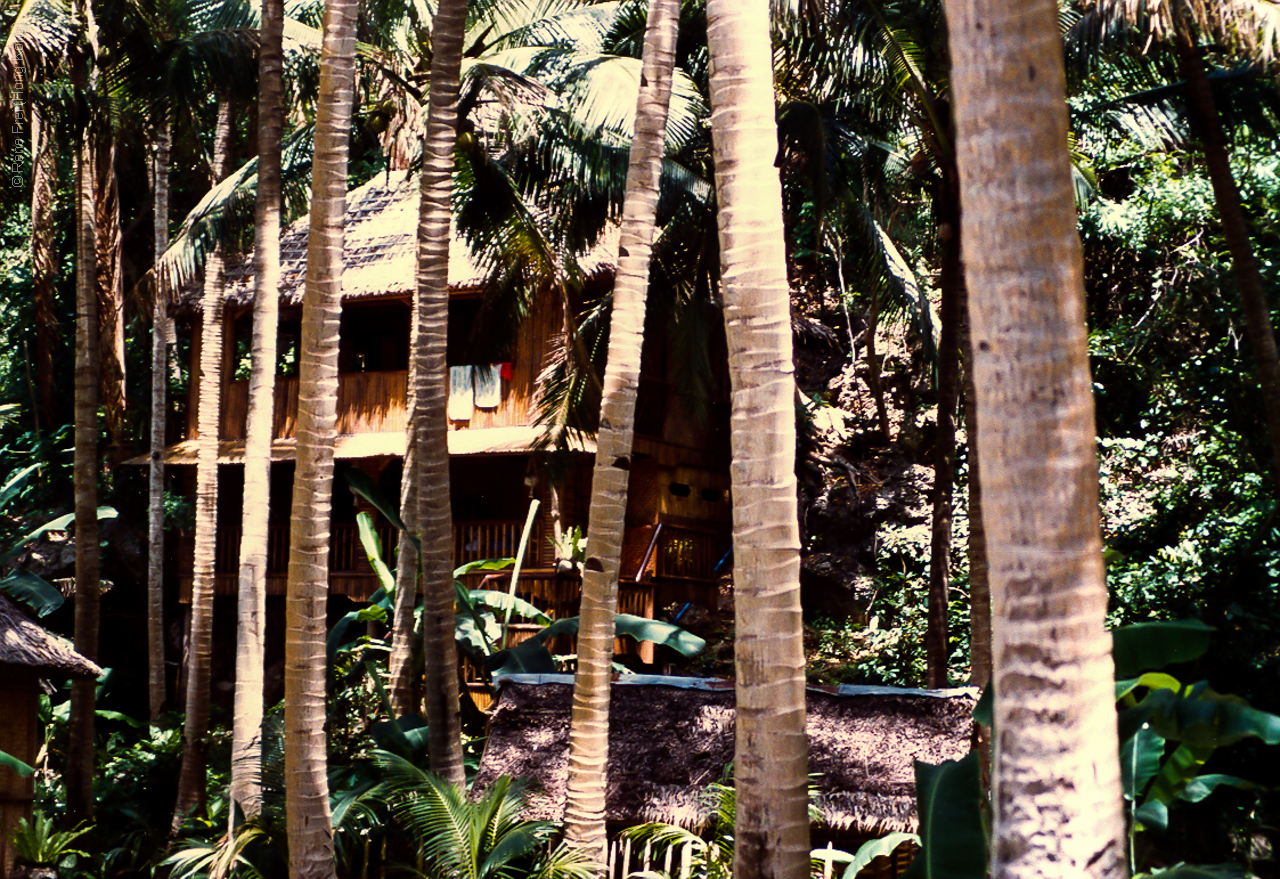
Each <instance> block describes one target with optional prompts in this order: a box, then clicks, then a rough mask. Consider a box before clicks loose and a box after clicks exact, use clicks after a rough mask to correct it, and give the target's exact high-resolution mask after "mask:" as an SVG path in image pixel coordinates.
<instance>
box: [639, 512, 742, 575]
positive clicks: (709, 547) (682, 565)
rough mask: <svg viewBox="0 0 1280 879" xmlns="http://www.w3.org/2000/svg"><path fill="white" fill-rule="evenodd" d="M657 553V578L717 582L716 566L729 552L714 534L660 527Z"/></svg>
mask: <svg viewBox="0 0 1280 879" xmlns="http://www.w3.org/2000/svg"><path fill="white" fill-rule="evenodd" d="M659 527H660V528H661V529H662V531H661V534H660V535H659V536H658V540H657V548H656V552H655V553H654V565H653V567H654V576H655V577H664V578H669V579H675V580H714V579H715V567H716V564H717V563H718V562H719V561H720V559H721V558H722V557H723V555H724V553H725V551H726V549H727V548H728V547H727V545H725V540H724V538H723V537H722V536H721V535H720V534H718V533H717V532H715V531H709V530H703V529H699V528H685V527H681V526H678V525H660V526H659Z"/></svg>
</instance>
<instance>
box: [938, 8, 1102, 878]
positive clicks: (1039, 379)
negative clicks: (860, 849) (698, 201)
mask: <svg viewBox="0 0 1280 879" xmlns="http://www.w3.org/2000/svg"><path fill="white" fill-rule="evenodd" d="M946 8H947V19H948V24H949V26H950V30H951V33H950V44H951V49H952V51H951V54H952V57H953V58H954V59H956V63H955V65H954V67H953V70H952V89H953V94H954V96H955V119H956V141H957V154H958V161H959V168H960V195H961V201H962V203H963V208H964V223H965V233H964V258H965V264H966V270H967V273H968V279H969V289H970V291H971V293H970V298H969V313H970V321H971V332H972V336H973V343H974V363H973V368H974V373H975V375H974V378H975V385H976V387H977V390H978V396H977V410H978V412H977V414H978V419H979V422H980V424H981V433H980V446H979V448H978V456H979V459H980V461H981V465H982V480H983V504H984V514H985V515H984V519H985V524H986V533H987V541H988V546H989V547H990V551H989V554H988V558H989V560H990V563H991V569H990V581H991V593H992V598H991V604H992V617H993V621H992V631H993V645H992V652H993V656H992V664H993V670H992V686H993V688H994V692H995V718H994V728H995V729H996V731H997V738H996V741H995V754H994V764H993V767H992V809H993V826H992V846H991V851H992V859H993V863H992V874H993V875H995V876H1044V875H1055V876H1067V875H1071V876H1123V875H1124V874H1125V869H1126V859H1125V823H1124V816H1123V811H1122V808H1121V791H1120V772H1119V761H1118V759H1117V756H1118V742H1117V736H1116V725H1115V711H1114V709H1113V707H1112V704H1111V703H1112V699H1113V692H1112V680H1113V677H1114V666H1113V664H1112V661H1111V652H1110V650H1111V642H1110V638H1109V637H1108V635H1107V632H1106V630H1105V628H1104V625H1103V624H1104V617H1105V614H1106V609H1107V590H1106V584H1105V580H1104V570H1103V563H1102V551H1101V550H1102V543H1101V532H1100V528H1099V511H1098V471H1097V459H1096V455H1095V448H1094V445H1095V436H1094V410H1093V398H1092V393H1091V387H1092V386H1091V381H1090V377H1089V360H1088V346H1087V339H1086V335H1085V320H1084V315H1085V309H1084V278H1083V264H1082V260H1081V254H1080V242H1079V238H1078V236H1077V233H1076V216H1075V209H1074V197H1073V189H1072V182H1071V167H1070V159H1069V154H1068V151H1067V112H1066V97H1065V85H1064V75H1063V67H1062V48H1061V35H1060V32H1059V28H1058V16H1057V13H1058V9H1057V4H1056V3H1054V2H1053V0H1021V2H1017V3H1010V2H1008V0H947V4H946ZM1010 106H1015V107H1018V108H1020V110H1019V112H1018V113H1017V114H1012V113H1010V112H1009V107H1010ZM1082 780H1085V781H1084V782H1083V783H1082Z"/></svg>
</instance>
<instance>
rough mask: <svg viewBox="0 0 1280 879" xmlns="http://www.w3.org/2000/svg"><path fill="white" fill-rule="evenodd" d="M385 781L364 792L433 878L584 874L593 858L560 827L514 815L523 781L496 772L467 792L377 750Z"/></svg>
mask: <svg viewBox="0 0 1280 879" xmlns="http://www.w3.org/2000/svg"><path fill="white" fill-rule="evenodd" d="M373 758H374V762H375V763H376V764H377V766H378V767H379V769H380V770H381V771H382V773H383V781H382V783H381V784H379V785H378V787H377V788H375V789H374V790H373V791H371V792H370V793H369V794H368V795H367V796H368V799H370V800H374V801H377V802H380V803H383V804H385V805H386V807H387V808H388V810H389V812H390V814H391V816H392V817H393V818H394V820H395V821H396V823H397V824H398V825H399V826H400V827H401V828H402V829H403V830H404V831H405V833H406V834H407V835H408V836H409V837H410V838H411V839H412V840H413V843H414V845H415V846H416V848H417V851H418V855H419V857H420V858H421V860H422V861H425V863H426V868H427V869H426V875H427V876H428V877H435V879H453V877H462V879H517V877H520V879H525V877H528V879H590V877H592V876H594V875H595V873H596V865H594V864H592V863H591V862H589V861H587V860H586V858H585V856H584V855H582V854H581V853H580V852H577V851H575V850H572V849H569V848H567V847H566V846H565V845H564V844H563V843H560V844H558V845H553V839H554V837H555V835H556V833H557V832H558V827H557V825H555V824H554V823H552V822H550V821H526V820H522V819H521V818H520V813H521V811H522V810H523V808H524V791H525V785H524V784H523V783H522V782H518V781H514V782H513V781H512V780H511V779H509V778H501V779H498V780H497V781H495V782H494V783H493V785H491V786H490V787H489V789H488V790H486V791H485V792H484V793H483V794H479V795H472V796H468V795H467V792H466V791H464V790H460V789H459V788H456V787H453V786H452V785H450V784H449V783H447V782H446V781H444V780H443V779H441V778H440V777H439V776H437V775H435V774H433V773H430V772H424V771H423V770H421V769H419V768H418V767H417V766H415V765H414V764H413V763H411V762H409V761H408V760H405V759H404V758H403V757H400V756H399V755H396V754H390V753H387V752H385V751H375V752H374V754H373Z"/></svg>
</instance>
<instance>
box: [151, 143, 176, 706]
mask: <svg viewBox="0 0 1280 879" xmlns="http://www.w3.org/2000/svg"><path fill="white" fill-rule="evenodd" d="M171 130H172V129H171V128H170V127H169V124H168V121H167V120H166V121H165V122H163V123H162V124H161V125H160V127H159V130H158V131H157V132H156V141H155V146H154V153H153V154H152V162H151V166H152V171H151V179H152V204H153V209H152V210H153V213H154V214H155V221H154V222H155V228H154V234H153V252H154V257H155V259H156V260H157V261H158V260H159V259H160V257H161V256H163V255H164V251H165V248H166V247H168V245H169V151H170V145H171V144H170V132H171ZM170 326H171V321H170V319H169V313H168V310H167V309H166V308H165V297H164V296H162V295H161V294H160V293H159V291H157V292H156V293H155V294H154V295H153V297H152V307H151V460H150V465H149V470H148V473H147V496H148V504H149V507H148V516H147V694H148V701H149V703H150V709H151V719H152V720H155V719H156V718H157V717H158V716H159V714H160V711H161V709H162V708H163V707H164V701H165V668H164V446H165V422H166V419H165V414H166V411H167V408H168V397H167V395H166V393H165V388H166V384H167V382H168V379H169V376H168V371H169V342H170Z"/></svg>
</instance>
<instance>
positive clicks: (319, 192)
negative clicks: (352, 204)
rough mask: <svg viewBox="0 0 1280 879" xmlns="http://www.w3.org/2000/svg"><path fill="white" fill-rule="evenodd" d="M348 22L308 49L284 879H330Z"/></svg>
mask: <svg viewBox="0 0 1280 879" xmlns="http://www.w3.org/2000/svg"><path fill="white" fill-rule="evenodd" d="M356 14H357V4H356V2H355V0H329V2H328V3H326V4H325V11H324V37H323V42H322V45H321V50H320V95H319V98H318V101H317V104H316V127H315V159H314V160H313V163H312V168H313V170H312V175H311V228H310V231H309V233H308V235H309V237H308V241H307V280H306V292H305V293H304V295H303V304H302V337H301V340H300V344H299V350H300V352H301V363H300V364H299V373H298V458H297V461H298V463H297V474H296V476H295V477H294V482H293V502H292V509H291V510H290V517H289V518H290V522H291V523H292V524H291V533H290V540H289V576H288V587H287V596H286V612H285V614H286V615H285V625H286V633H285V681H284V684H285V694H284V727H285V729H284V741H285V751H284V759H285V764H284V769H285V820H286V825H287V829H288V835H289V877H290V879H330V877H333V876H334V875H335V868H334V860H333V821H332V814H331V812H330V808H329V780H328V760H327V757H326V753H325V730H324V727H325V672H326V663H325V645H324V639H325V609H326V604H327V599H328V592H329V517H330V512H331V508H332V505H333V447H334V442H335V440H336V428H337V419H338V409H337V404H338V323H339V317H340V314H341V309H342V241H343V235H342V224H343V221H344V220H345V218H346V209H347V139H348V138H349V137H350V131H351V107H352V103H353V100H354V96H355V49H356Z"/></svg>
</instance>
